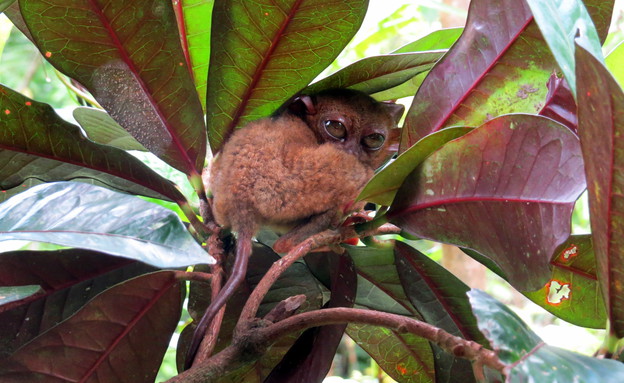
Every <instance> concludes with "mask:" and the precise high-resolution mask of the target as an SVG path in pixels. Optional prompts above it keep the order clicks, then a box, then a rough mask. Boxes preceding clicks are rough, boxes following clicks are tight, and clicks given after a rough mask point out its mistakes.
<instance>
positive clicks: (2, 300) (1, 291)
mask: <svg viewBox="0 0 624 383" xmlns="http://www.w3.org/2000/svg"><path fill="white" fill-rule="evenodd" d="M40 291H41V287H40V286H39V285H26V286H9V287H0V306H1V305H6V304H7V303H11V302H15V301H19V300H21V299H24V298H28V297H30V296H32V295H34V294H36V293H38V292H40Z"/></svg>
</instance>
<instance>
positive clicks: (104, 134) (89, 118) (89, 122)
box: [73, 107, 147, 152]
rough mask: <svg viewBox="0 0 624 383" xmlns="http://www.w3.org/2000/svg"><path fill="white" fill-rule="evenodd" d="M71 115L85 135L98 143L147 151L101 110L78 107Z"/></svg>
mask: <svg viewBox="0 0 624 383" xmlns="http://www.w3.org/2000/svg"><path fill="white" fill-rule="evenodd" d="M73 115H74V118H75V119H76V121H78V123H79V124H80V127H81V128H82V129H83V130H84V131H85V132H86V133H87V137H89V139H90V140H92V141H95V142H96V143H98V144H103V145H109V146H114V147H116V148H119V149H122V150H140V151H143V152H146V151H147V149H145V147H144V146H143V145H141V144H140V143H139V142H138V141H137V140H136V139H135V138H134V137H132V136H131V135H130V133H128V132H127V131H126V130H124V128H122V127H121V126H120V125H119V124H118V123H117V122H116V121H115V120H113V119H112V118H111V116H109V115H108V113H106V112H104V111H102V110H99V109H95V108H86V107H80V108H76V109H74V112H73Z"/></svg>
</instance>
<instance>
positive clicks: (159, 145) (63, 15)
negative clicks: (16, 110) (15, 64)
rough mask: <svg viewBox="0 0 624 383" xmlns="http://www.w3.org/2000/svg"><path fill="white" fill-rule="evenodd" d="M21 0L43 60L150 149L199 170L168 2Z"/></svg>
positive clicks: (199, 130)
mask: <svg viewBox="0 0 624 383" xmlns="http://www.w3.org/2000/svg"><path fill="white" fill-rule="evenodd" d="M19 3H20V8H21V13H22V16H23V17H24V20H25V21H26V25H27V26H28V29H29V30H30V32H31V34H32V36H33V38H34V41H35V43H36V45H37V47H38V48H39V50H40V51H41V53H42V54H43V56H44V57H46V59H47V60H48V61H50V62H51V63H52V64H53V65H54V66H55V67H56V68H58V69H59V70H60V71H61V72H63V73H64V74H66V75H68V76H70V77H72V78H74V79H76V80H77V81H78V82H80V83H81V84H82V85H83V86H85V87H86V88H87V89H88V90H89V91H90V92H91V93H92V94H93V96H94V97H95V98H96V100H98V102H99V103H100V105H102V106H103V107H104V108H105V109H106V110H107V111H108V113H109V114H110V115H111V116H112V117H113V118H114V119H115V120H116V121H117V122H118V123H119V124H120V125H121V126H123V127H124V129H126V130H128V132H130V134H132V135H133V136H134V137H135V138H136V139H137V140H138V141H139V142H141V144H143V146H145V147H146V148H147V149H149V150H150V151H151V152H152V153H154V154H155V155H156V156H158V157H160V158H161V159H163V160H164V161H165V162H167V163H168V164H170V165H171V166H173V167H175V168H177V169H178V170H180V171H182V172H183V173H185V174H187V175H196V174H197V173H199V172H201V170H202V168H203V166H204V160H205V151H206V130H205V125H204V122H203V115H202V109H201V104H200V102H199V99H198V97H197V95H196V91H195V87H194V85H193V82H192V81H191V78H190V74H189V70H188V68H187V65H186V60H185V59H184V55H183V53H182V49H181V48H180V39H179V37H178V28H177V26H176V20H175V15H174V12H173V9H172V6H171V2H167V1H165V2H159V3H154V2H152V1H148V0H139V1H133V2H132V3H128V2H126V1H121V0H110V1H106V2H103V3H93V2H91V1H89V0H79V1H68V0H53V1H44V0H28V1H20V2H19Z"/></svg>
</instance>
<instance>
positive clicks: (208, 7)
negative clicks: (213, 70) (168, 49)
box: [173, 0, 215, 112]
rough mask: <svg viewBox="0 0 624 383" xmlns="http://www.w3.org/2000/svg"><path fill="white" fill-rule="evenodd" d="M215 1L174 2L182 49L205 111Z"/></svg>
mask: <svg viewBox="0 0 624 383" xmlns="http://www.w3.org/2000/svg"><path fill="white" fill-rule="evenodd" d="M214 2H215V0H185V1H174V2H173V9H174V10H175V13H176V17H177V18H178V27H179V28H180V39H181V41H182V49H183V51H184V55H185V56H186V59H187V61H188V62H190V66H191V71H192V75H193V82H194V83H195V88H196V89H197V95H198V96H199V101H200V102H201V104H202V107H203V108H204V112H205V110H206V82H207V80H208V61H209V60H210V25H211V21H212V7H213V5H214Z"/></svg>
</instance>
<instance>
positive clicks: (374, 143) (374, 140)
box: [362, 133, 386, 150]
mask: <svg viewBox="0 0 624 383" xmlns="http://www.w3.org/2000/svg"><path fill="white" fill-rule="evenodd" d="M385 140H386V137H384V136H383V134H379V133H373V134H369V135H368V136H365V137H364V138H362V145H364V147H366V148H367V149H371V150H377V149H379V148H381V146H382V145H383V143H384V141H385Z"/></svg>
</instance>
